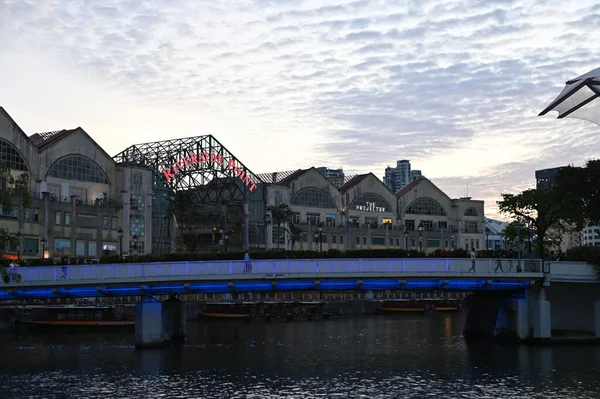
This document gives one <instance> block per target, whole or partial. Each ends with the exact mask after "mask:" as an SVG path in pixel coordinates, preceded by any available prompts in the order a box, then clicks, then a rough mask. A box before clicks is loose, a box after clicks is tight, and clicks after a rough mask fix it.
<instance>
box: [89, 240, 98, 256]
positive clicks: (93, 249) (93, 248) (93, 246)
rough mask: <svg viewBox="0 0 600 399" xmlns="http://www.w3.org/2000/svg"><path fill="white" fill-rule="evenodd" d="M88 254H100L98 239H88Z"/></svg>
mask: <svg viewBox="0 0 600 399" xmlns="http://www.w3.org/2000/svg"><path fill="white" fill-rule="evenodd" d="M88 256H98V244H97V243H96V241H88Z"/></svg>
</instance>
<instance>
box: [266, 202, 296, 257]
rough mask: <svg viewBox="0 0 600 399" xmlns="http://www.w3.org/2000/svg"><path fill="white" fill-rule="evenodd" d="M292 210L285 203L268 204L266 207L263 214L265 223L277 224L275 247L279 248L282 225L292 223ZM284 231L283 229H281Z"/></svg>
mask: <svg viewBox="0 0 600 399" xmlns="http://www.w3.org/2000/svg"><path fill="white" fill-rule="evenodd" d="M293 217H294V212H292V210H291V209H290V207H289V206H288V205H286V204H277V205H269V206H268V207H267V213H266V215H265V224H270V225H271V226H277V233H276V234H277V237H276V240H277V241H276V242H277V249H279V238H280V237H281V234H282V229H281V227H282V226H286V225H288V224H291V223H292V219H293ZM283 232H285V230H283Z"/></svg>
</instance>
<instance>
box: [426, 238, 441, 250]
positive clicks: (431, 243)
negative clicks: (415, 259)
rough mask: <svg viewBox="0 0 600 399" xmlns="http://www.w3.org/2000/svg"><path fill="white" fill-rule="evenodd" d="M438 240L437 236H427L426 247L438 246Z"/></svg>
mask: <svg viewBox="0 0 600 399" xmlns="http://www.w3.org/2000/svg"><path fill="white" fill-rule="evenodd" d="M439 247H440V240H439V239H437V238H428V239H427V248H439Z"/></svg>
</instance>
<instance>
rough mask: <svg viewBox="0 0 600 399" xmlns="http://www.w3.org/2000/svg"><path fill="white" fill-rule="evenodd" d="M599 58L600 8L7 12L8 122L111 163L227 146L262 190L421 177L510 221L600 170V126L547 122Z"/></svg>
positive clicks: (50, 7) (498, 3)
mask: <svg viewBox="0 0 600 399" xmlns="http://www.w3.org/2000/svg"><path fill="white" fill-rule="evenodd" d="M598 43H600V5H599V4H596V0H590V1H586V0H573V1H571V2H569V4H568V6H565V3H564V1H553V0H549V1H544V2H541V1H537V0H532V1H527V0H523V1H510V0H473V1H449V0H448V1H446V0H445V1H443V2H440V1H429V0H406V1H391V0H390V1H368V0H358V1H351V0H350V1H341V0H336V1H328V0H319V1H309V0H306V1H305V0H289V1H283V0H281V1H274V0H273V1H267V0H236V1H233V0H222V1H213V0H211V1H204V0H163V1H154V0H102V1H101V0H79V1H63V0H0V106H3V107H4V108H5V109H6V111H7V112H8V113H9V114H10V115H11V116H12V117H13V119H15V121H16V122H17V123H18V124H19V126H20V127H21V128H22V129H23V130H24V131H25V132H26V133H27V134H29V135H30V134H33V133H35V132H43V131H50V130H58V129H63V128H74V127H77V126H81V127H83V128H84V129H85V130H86V131H87V132H88V133H89V134H90V135H91V136H92V137H93V138H94V139H95V140H96V141H97V142H98V143H99V144H100V145H101V146H102V147H104V148H105V150H106V151H107V152H108V153H109V154H111V155H114V154H117V153H118V152H120V151H121V150H123V149H124V148H126V147H128V146H130V145H132V144H136V143H143V142H148V141H158V140H165V139H172V138H180V137H189V136H195V135H204V134H213V135H214V136H215V137H216V138H217V139H218V140H219V141H220V142H221V143H222V144H223V145H224V146H225V147H227V148H228V149H229V151H230V152H231V153H233V154H234V155H235V156H236V157H237V158H238V159H239V160H241V161H242V162H243V163H244V164H245V165H246V166H247V167H249V168H250V170H252V171H253V172H255V173H262V172H272V171H283V170H294V169H299V168H307V167H310V166H329V167H333V168H337V167H343V168H344V171H345V172H346V173H347V174H355V173H365V172H373V173H375V175H377V176H378V177H381V176H383V174H384V169H385V167H386V166H389V165H392V166H393V165H395V162H396V160H399V159H409V160H410V161H411V163H412V167H413V169H420V170H421V171H422V172H423V174H424V175H425V176H426V177H428V178H429V179H431V180H432V181H433V182H434V184H436V185H437V186H438V187H440V188H441V189H442V190H443V191H444V192H446V193H447V194H448V195H449V196H450V197H453V198H456V197H460V196H464V195H466V194H467V193H468V195H469V196H471V197H473V198H474V199H482V200H485V201H486V214H487V215H488V216H491V217H498V216H499V215H498V214H497V207H496V201H497V200H499V199H500V198H501V197H500V194H501V193H516V192H519V191H522V190H524V189H527V188H530V187H533V186H534V185H535V177H534V171H535V170H536V169H543V168H549V167H554V166H560V165H565V164H574V165H582V164H583V163H585V161H586V160H587V159H590V158H596V157H598V156H599V154H598V153H599V152H600V126H597V125H594V124H592V123H590V122H586V121H580V120H577V119H572V118H565V119H562V120H557V119H555V116H556V114H555V113H551V114H548V115H546V116H543V117H539V116H538V114H539V112H540V111H542V110H543V109H544V108H545V107H546V105H548V104H549V103H550V102H551V101H552V100H553V99H554V98H555V97H556V96H557V95H558V94H559V93H560V91H561V90H562V88H563V87H564V84H565V82H566V81H567V80H569V79H572V78H574V77H577V76H579V75H582V74H584V73H586V72H588V71H589V70H591V69H594V68H597V67H599V66H600V54H599V53H598V51H597V50H598Z"/></svg>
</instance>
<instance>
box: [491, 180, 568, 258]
mask: <svg viewBox="0 0 600 399" xmlns="http://www.w3.org/2000/svg"><path fill="white" fill-rule="evenodd" d="M560 198H561V196H560V195H559V194H558V193H557V192H556V190H552V189H547V188H539V189H528V190H525V191H523V192H522V193H520V194H502V201H499V202H498V207H499V209H500V212H502V213H504V214H507V215H510V216H511V217H513V218H515V219H520V220H521V225H523V226H528V225H529V226H531V229H532V234H533V238H534V239H535V245H536V247H537V251H538V253H539V254H540V255H543V254H545V253H546V249H547V248H551V247H553V246H555V245H556V242H557V238H560V237H561V235H562V234H563V233H564V232H565V231H567V230H568V229H569V228H570V226H569V224H568V223H567V222H566V220H565V208H564V207H563V206H562V203H561V201H560ZM516 231H518V228H516V227H515V228H514V232H510V230H509V232H508V233H509V234H512V235H515V236H516V234H515V232H516ZM521 233H523V230H521ZM525 237H527V239H529V230H528V229H527V228H525ZM558 241H559V242H560V239H559V240H558Z"/></svg>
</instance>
